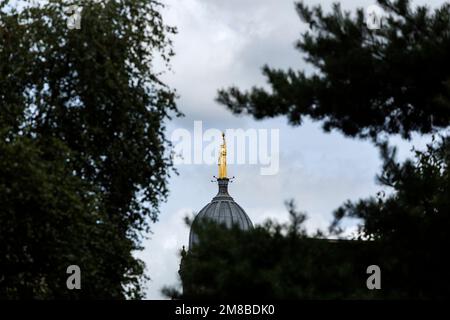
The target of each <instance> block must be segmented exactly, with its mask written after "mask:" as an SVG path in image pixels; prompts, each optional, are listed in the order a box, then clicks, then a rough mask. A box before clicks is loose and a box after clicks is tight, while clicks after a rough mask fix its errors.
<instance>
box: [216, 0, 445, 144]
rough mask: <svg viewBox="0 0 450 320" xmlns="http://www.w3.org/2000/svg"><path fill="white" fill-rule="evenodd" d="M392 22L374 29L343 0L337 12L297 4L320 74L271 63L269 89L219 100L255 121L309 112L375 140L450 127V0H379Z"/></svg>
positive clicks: (295, 120)
mask: <svg viewBox="0 0 450 320" xmlns="http://www.w3.org/2000/svg"><path fill="white" fill-rule="evenodd" d="M378 4H379V5H380V6H381V7H382V8H383V9H384V13H385V16H386V17H385V19H384V21H383V25H382V27H381V28H380V29H377V30H370V29H368V28H367V26H366V24H365V17H364V10H363V9H358V10H357V11H356V14H355V15H352V14H351V13H350V12H343V11H342V9H341V7H340V5H339V4H334V5H333V10H332V11H331V12H330V13H325V12H324V10H323V9H322V8H321V7H320V6H316V7H313V8H310V7H308V6H307V5H305V3H304V2H303V1H302V2H299V3H297V4H296V9H297V12H298V14H299V15H300V18H301V19H302V20H303V21H304V22H305V23H306V24H307V25H308V26H309V30H308V31H306V32H305V33H303V35H302V37H301V39H300V40H299V41H298V42H297V45H296V47H297V49H299V50H300V51H301V52H302V53H303V54H304V55H305V57H306V61H307V62H308V63H310V64H312V66H314V70H315V71H314V72H313V73H312V74H308V73H307V72H305V71H295V70H292V69H289V70H286V71H284V70H278V69H273V68H270V67H269V66H264V68H263V73H264V75H265V76H266V78H267V81H268V84H269V87H270V89H264V88H259V87H254V88H252V89H251V90H250V91H241V90H239V89H238V88H236V87H232V88H229V89H227V90H221V91H219V95H218V101H219V102H220V103H222V104H224V105H226V106H227V107H228V108H229V109H230V110H231V111H233V112H234V113H248V114H251V115H253V116H254V117H255V118H256V119H262V118H267V117H275V116H279V115H286V116H287V118H288V119H289V121H290V123H291V124H293V125H300V124H301V123H302V120H303V119H304V117H305V116H307V117H310V118H311V119H313V120H317V121H322V122H323V128H324V129H325V130H326V131H330V130H332V129H338V130H340V131H341V132H343V133H344V134H345V135H348V136H352V137H353V136H357V137H371V138H373V139H376V138H377V137H378V136H379V135H380V134H382V133H386V134H397V133H400V134H401V135H402V136H403V137H409V136H410V134H411V133H412V132H419V133H430V132H433V131H434V130H435V129H439V128H445V127H447V126H448V125H449V124H450V103H449V97H450V91H449V88H450V62H449V60H448V56H450V33H449V30H450V4H448V3H445V4H443V5H442V6H441V7H440V8H437V9H435V10H430V9H429V8H428V7H426V6H419V7H417V8H415V9H413V8H412V7H411V4H410V1H409V0H396V1H389V0H378Z"/></svg>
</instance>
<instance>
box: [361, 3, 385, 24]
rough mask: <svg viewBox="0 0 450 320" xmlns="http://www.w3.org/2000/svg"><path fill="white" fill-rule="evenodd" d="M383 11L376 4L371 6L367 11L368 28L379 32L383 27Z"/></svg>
mask: <svg viewBox="0 0 450 320" xmlns="http://www.w3.org/2000/svg"><path fill="white" fill-rule="evenodd" d="M383 19H384V16H383V10H382V9H381V8H380V7H379V6H377V5H376V4H373V5H370V6H368V7H367V8H366V11H365V22H366V26H367V28H368V29H370V30H378V29H381V27H382V26H383Z"/></svg>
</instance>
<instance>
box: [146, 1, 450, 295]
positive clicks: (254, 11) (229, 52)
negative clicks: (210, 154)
mask: <svg viewBox="0 0 450 320" xmlns="http://www.w3.org/2000/svg"><path fill="white" fill-rule="evenodd" d="M163 2H164V3H166V5H167V7H166V9H165V10H164V17H165V20H166V22H167V23H168V24H170V25H175V26H177V28H178V31H179V32H178V34H177V35H176V36H174V38H173V40H174V49H175V52H176V56H175V57H174V59H173V60H172V69H173V70H172V71H171V72H168V73H167V74H166V75H165V77H164V80H165V81H166V83H167V84H169V85H170V86H171V87H173V88H175V89H176V90H177V92H178V94H179V99H178V106H179V109H180V110H181V111H182V112H183V113H184V114H185V115H186V116H185V117H184V118H180V119H175V120H174V121H172V122H170V123H168V136H169V137H170V136H171V134H172V132H173V130H176V129H180V128H184V129H187V130H189V131H190V132H192V131H193V128H194V121H197V120H201V121H202V125H203V128H204V129H207V128H216V129H218V130H221V131H223V130H226V129H238V128H242V129H244V130H247V129H255V128H257V129H279V130H280V131H279V132H280V169H279V172H278V173H277V174H275V175H261V174H260V166H258V165H248V164H247V165H231V166H229V168H228V173H229V175H230V176H233V175H234V176H236V179H235V182H234V183H233V184H231V186H230V190H229V191H230V194H231V195H232V196H233V197H234V199H235V201H237V202H238V203H239V204H240V205H241V206H242V207H243V208H244V209H245V210H246V212H247V214H248V215H249V216H250V218H251V219H252V221H253V223H256V224H258V223H261V222H262V221H264V220H265V219H268V218H273V219H277V220H278V221H285V220H287V211H286V209H285V207H284V201H285V200H287V199H291V198H293V199H295V201H296V202H297V205H298V208H299V209H301V210H303V211H306V212H307V213H308V216H309V219H308V221H307V227H308V229H309V230H310V231H314V230H315V229H317V228H322V229H325V228H327V226H328V224H329V223H330V221H331V219H332V211H333V210H334V209H335V208H337V207H338V206H339V205H341V204H342V203H343V202H344V201H345V200H347V199H351V200H357V199H359V198H363V197H367V196H370V195H374V194H375V193H376V192H377V191H379V190H380V188H381V187H380V186H379V185H377V184H376V182H375V175H376V174H377V173H378V172H379V169H380V165H381V162H380V159H379V156H378V152H377V150H376V149H375V148H374V146H373V145H372V144H371V143H370V142H368V141H361V140H355V139H349V138H345V137H343V136H342V135H341V134H340V133H337V132H334V133H329V134H327V133H324V132H323V131H322V130H321V127H320V123H313V122H309V121H306V122H305V123H304V124H303V125H302V126H301V127H290V126H288V125H287V122H286V120H285V119H284V118H276V119H271V120H265V121H258V122H257V121H255V120H253V119H252V118H250V117H236V116H234V115H232V114H231V113H230V112H228V111H227V110H226V109H225V108H224V107H223V106H221V105H218V104H217V103H216V102H215V101H214V98H215V97H216V93H217V90H218V89H219V88H225V87H228V86H230V85H237V86H239V87H240V88H243V89H245V88H249V87H250V86H252V85H262V86H264V85H265V79H264V77H263V76H262V75H261V67H262V66H263V65H264V64H268V65H270V66H272V67H279V68H287V67H293V68H301V69H303V70H308V71H312V70H311V68H310V67H309V66H308V65H306V64H305V63H304V62H303V61H302V56H301V54H300V52H298V51H296V50H295V49H294V42H295V41H296V40H297V39H298V38H299V35H300V34H301V32H302V31H304V30H305V28H306V26H305V25H304V24H302V23H301V21H300V19H299V18H298V16H297V14H296V12H295V10H294V1H292V0H226V1H225V0H163ZM307 2H308V3H309V4H317V3H322V4H323V5H324V6H325V8H329V6H330V3H331V1H327V0H321V1H319V0H315V1H307ZM373 2H374V1H369V0H342V1H341V3H342V6H343V7H344V8H345V9H354V8H356V7H367V6H369V5H371V4H372V3H373ZM415 3H416V4H424V3H428V4H429V5H436V4H440V3H443V1H438V0H435V1H430V0H428V1H425V0H423V1H415ZM427 139H428V138H427V137H425V138H423V137H420V138H419V137H415V138H414V139H413V140H412V141H402V140H401V139H400V138H398V137H394V138H393V139H392V142H393V143H395V144H396V145H398V147H399V151H400V152H399V155H400V158H405V157H407V156H408V155H409V154H410V149H411V147H412V146H413V145H414V146H416V147H419V148H420V147H423V146H424V144H425V143H426V141H427ZM177 169H178V171H179V175H177V176H173V177H172V178H171V179H170V184H169V188H170V196H169V198H168V200H167V202H166V203H164V204H163V205H162V206H161V215H160V219H159V221H158V222H157V223H156V224H154V225H152V231H153V233H152V234H151V235H150V238H149V239H148V240H146V241H145V242H144V246H145V250H144V251H142V252H140V253H138V256H139V257H140V258H141V259H143V260H144V261H145V263H146V264H147V273H148V275H149V276H150V278H151V281H150V282H149V283H148V290H147V297H148V298H149V299H161V298H163V296H162V294H161V288H162V287H163V286H165V285H169V286H176V285H179V278H178V274H177V271H178V267H179V256H178V251H179V250H180V248H181V247H182V246H183V245H187V243H188V234H189V230H188V228H187V227H186V226H185V224H184V222H183V217H185V216H186V215H190V214H192V213H193V212H198V211H199V210H200V209H201V208H202V207H203V206H204V205H206V204H207V203H208V202H209V201H211V199H212V197H213V196H214V195H215V194H216V193H217V186H216V185H215V184H214V183H211V182H210V181H211V178H212V176H213V175H217V166H216V165H207V164H197V165H193V164H192V165H178V166H177Z"/></svg>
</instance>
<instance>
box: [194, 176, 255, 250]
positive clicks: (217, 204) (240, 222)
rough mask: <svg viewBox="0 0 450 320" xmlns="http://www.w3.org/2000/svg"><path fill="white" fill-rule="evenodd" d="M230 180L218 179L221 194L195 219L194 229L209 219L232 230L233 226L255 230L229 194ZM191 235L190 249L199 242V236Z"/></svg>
mask: <svg viewBox="0 0 450 320" xmlns="http://www.w3.org/2000/svg"><path fill="white" fill-rule="evenodd" d="M228 181H229V179H227V178H223V179H217V183H218V185H219V193H218V194H217V195H216V196H215V197H214V198H213V199H212V201H211V202H210V203H208V204H207V205H206V206H205V207H204V208H203V209H202V210H200V212H199V213H198V214H197V216H196V217H195V219H194V221H193V222H192V227H194V225H195V224H196V223H198V221H199V220H201V219H209V220H211V221H214V222H217V223H219V224H223V225H225V226H226V227H227V228H231V227H232V226H233V225H236V226H238V227H239V228H240V229H241V230H248V229H252V228H253V224H252V221H251V220H250V218H249V217H248V216H247V214H246V213H245V211H244V209H242V208H241V206H240V205H238V204H237V203H236V202H234V200H233V198H232V197H231V196H230V195H229V194H228ZM192 227H191V232H190V234H189V248H192V245H194V244H195V243H197V242H198V237H197V235H196V234H195V233H194V232H193V231H192Z"/></svg>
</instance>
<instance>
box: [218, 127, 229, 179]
mask: <svg viewBox="0 0 450 320" xmlns="http://www.w3.org/2000/svg"><path fill="white" fill-rule="evenodd" d="M222 139H223V143H222V145H221V146H220V155H219V179H227V144H226V142H225V133H222Z"/></svg>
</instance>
